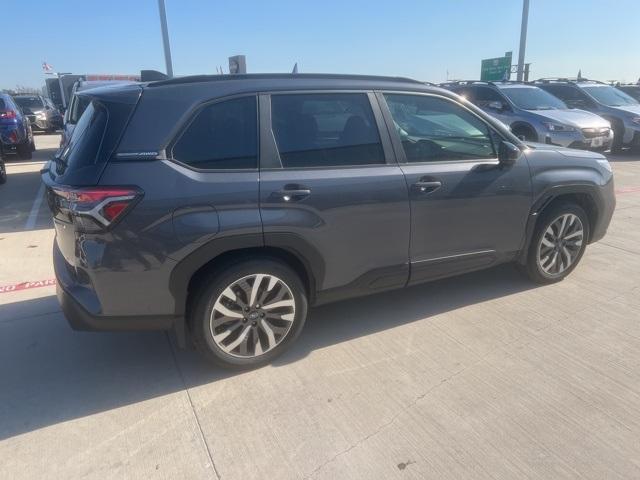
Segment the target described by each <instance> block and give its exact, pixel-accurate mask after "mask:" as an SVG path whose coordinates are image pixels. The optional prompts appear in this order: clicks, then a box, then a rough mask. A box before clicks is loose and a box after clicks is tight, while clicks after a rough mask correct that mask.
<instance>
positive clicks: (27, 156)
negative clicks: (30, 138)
mask: <svg viewBox="0 0 640 480" xmlns="http://www.w3.org/2000/svg"><path fill="white" fill-rule="evenodd" d="M16 152H17V154H18V158H19V159H20V160H31V159H32V158H33V151H32V150H31V142H25V143H21V144H20V145H18V146H17V147H16Z"/></svg>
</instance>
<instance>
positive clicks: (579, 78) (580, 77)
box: [578, 69, 582, 80]
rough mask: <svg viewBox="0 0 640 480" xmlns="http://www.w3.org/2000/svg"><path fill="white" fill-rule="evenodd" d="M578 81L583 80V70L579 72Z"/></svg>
mask: <svg viewBox="0 0 640 480" xmlns="http://www.w3.org/2000/svg"><path fill="white" fill-rule="evenodd" d="M578 80H582V69H580V70H578Z"/></svg>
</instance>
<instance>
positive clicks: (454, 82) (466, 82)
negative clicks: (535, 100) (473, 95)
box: [440, 80, 532, 87]
mask: <svg viewBox="0 0 640 480" xmlns="http://www.w3.org/2000/svg"><path fill="white" fill-rule="evenodd" d="M531 83H532V82H524V81H520V80H495V81H486V80H450V81H448V82H442V83H441V84H440V86H441V87H452V86H464V85H493V86H497V85H504V84H513V85H529V84H531Z"/></svg>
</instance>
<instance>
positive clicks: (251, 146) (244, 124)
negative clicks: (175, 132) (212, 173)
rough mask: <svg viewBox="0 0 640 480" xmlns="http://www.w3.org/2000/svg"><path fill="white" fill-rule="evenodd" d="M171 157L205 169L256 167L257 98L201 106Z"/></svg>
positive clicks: (243, 98)
mask: <svg viewBox="0 0 640 480" xmlns="http://www.w3.org/2000/svg"><path fill="white" fill-rule="evenodd" d="M173 158H174V159H175V160H177V161H179V162H181V163H184V164H187V165H189V166H191V167H194V168H198V169H204V170H220V169H224V170H246V169H255V168H257V167H258V110H257V107H256V97H253V96H251V97H241V98H235V99H232V100H226V101H223V102H218V103H213V104H211V105H208V106H206V107H204V108H203V109H202V110H200V112H199V113H198V114H197V115H196V117H195V118H194V119H193V121H192V122H191V123H190V124H189V126H188V127H187V128H186V130H185V131H184V133H183V134H182V136H181V137H180V138H179V139H178V141H177V143H176V144H175V145H174V147H173Z"/></svg>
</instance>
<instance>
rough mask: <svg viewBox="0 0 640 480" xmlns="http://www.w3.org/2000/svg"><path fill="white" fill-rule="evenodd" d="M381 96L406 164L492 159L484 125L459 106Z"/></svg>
mask: <svg viewBox="0 0 640 480" xmlns="http://www.w3.org/2000/svg"><path fill="white" fill-rule="evenodd" d="M384 97H385V99H386V100H387V105H389V110H390V111H391V116H392V117H393V122H394V124H395V127H396V130H397V132H398V135H399V136H400V139H401V141H402V147H403V149H404V153H405V155H406V157H407V161H408V162H429V161H433V162H438V161H449V160H469V159H477V158H495V157H496V153H495V149H494V146H493V142H492V140H491V130H490V129H489V127H488V125H486V124H485V123H484V122H483V121H482V120H480V119H479V118H478V117H476V116H475V115H473V114H471V113H470V112H468V111H467V110H465V109H464V108H462V107H461V106H460V105H457V104H455V103H453V102H451V101H449V100H444V99H442V98H437V97H431V96H425V95H404V94H385V96H384Z"/></svg>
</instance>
